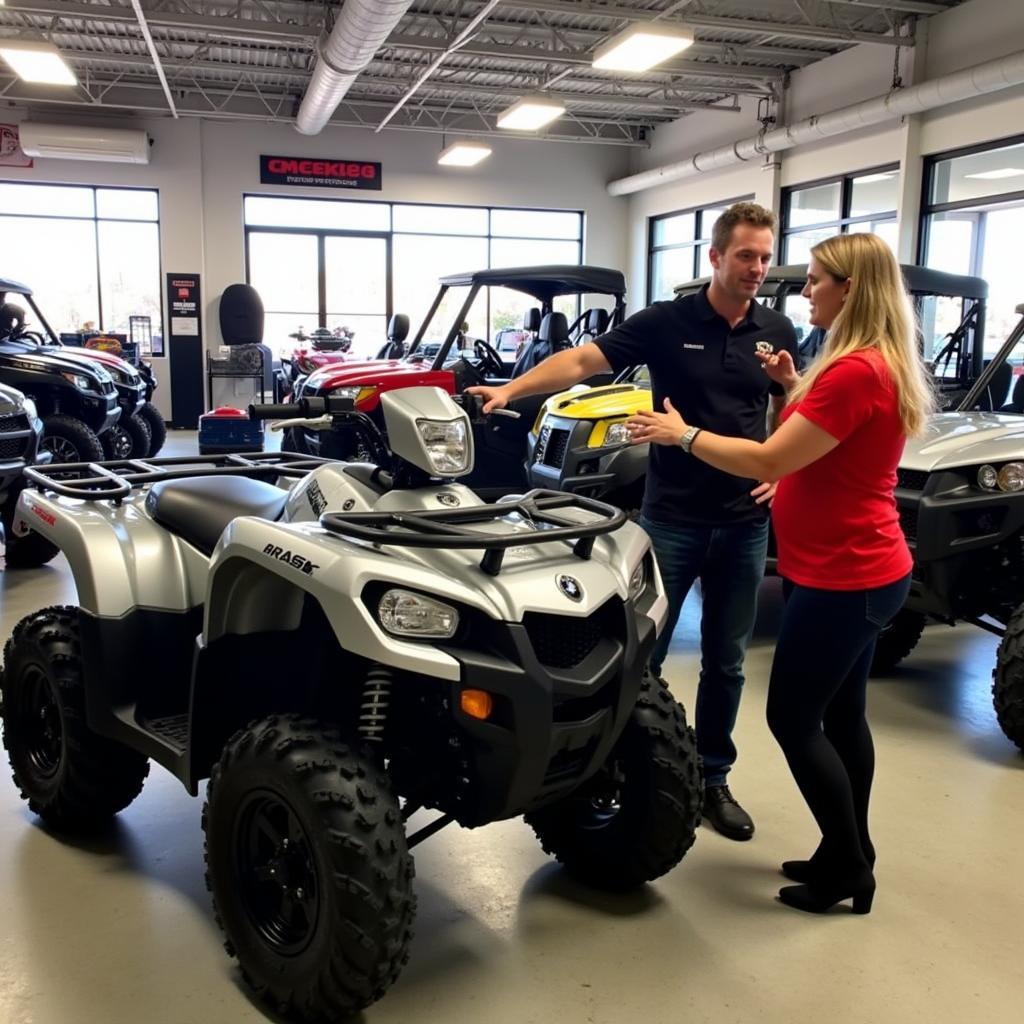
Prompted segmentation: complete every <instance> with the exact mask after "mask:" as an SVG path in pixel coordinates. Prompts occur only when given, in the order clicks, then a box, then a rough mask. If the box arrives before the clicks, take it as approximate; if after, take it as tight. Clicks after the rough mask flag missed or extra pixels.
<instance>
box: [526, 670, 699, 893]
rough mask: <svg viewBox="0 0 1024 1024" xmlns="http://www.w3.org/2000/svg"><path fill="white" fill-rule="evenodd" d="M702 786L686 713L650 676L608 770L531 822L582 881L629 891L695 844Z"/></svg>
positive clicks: (547, 845)
mask: <svg viewBox="0 0 1024 1024" xmlns="http://www.w3.org/2000/svg"><path fill="white" fill-rule="evenodd" d="M703 800H704V783H703V781H702V779H701V772H700V760H699V757H698V755H697V743H696V739H695V737H694V733H693V730H692V729H691V728H690V727H689V726H688V725H687V724H686V713H685V712H684V711H683V708H682V706H681V705H680V704H679V703H678V702H677V701H676V700H675V699H674V698H673V697H672V695H671V694H670V693H669V691H668V688H667V687H666V686H665V684H664V683H663V682H662V681H661V680H660V679H657V678H655V677H653V676H651V675H646V676H645V677H644V681H643V684H642V689H641V691H640V696H639V697H638V699H637V702H636V706H635V708H634V710H633V714H632V716H631V717H630V719H629V722H628V723H627V724H626V728H625V730H624V731H623V734H622V736H621V737H620V738H619V741H618V743H617V744H616V746H615V748H614V750H613V751H612V753H611V756H610V757H609V759H608V763H607V764H606V765H605V767H604V768H603V769H602V770H601V771H600V772H599V773H598V774H597V775H596V776H595V777H594V778H592V779H589V780H588V781H587V782H586V783H584V784H583V786H581V787H580V788H579V789H578V790H577V791H576V792H574V793H572V794H571V795H570V796H568V797H566V798H565V799H563V800H559V801H558V802H557V803H554V804H549V805H548V806H546V807H542V808H541V809H540V810H537V811H532V812H531V813H529V814H527V815H526V821H527V824H529V825H530V826H532V828H533V830H534V832H536V834H537V838H538V839H540V843H541V846H542V847H543V848H544V851H545V852H546V853H549V854H551V855H552V856H553V857H555V858H556V859H557V860H558V861H560V862H561V863H562V864H563V865H564V866H565V868H566V870H567V871H568V872H569V873H570V874H572V875H573V876H574V877H576V878H578V879H579V880H580V881H582V882H585V883H586V884H588V885H592V886H594V887H595V888H598V889H607V890H613V891H614V890H619V891H621V890H626V889H631V888H635V887H636V886H639V885H642V884H643V883H644V882H649V881H651V880H652V879H655V878H659V877H660V876H661V875H664V874H665V873H666V872H668V871H670V870H671V869H672V868H674V867H675V866H676V865H677V864H678V863H679V861H681V860H682V859H683V856H684V855H685V854H686V852H687V850H689V849H690V847H691V846H692V845H693V842H694V839H695V838H696V834H697V827H698V826H699V825H700V817H701V805H702V804H703Z"/></svg>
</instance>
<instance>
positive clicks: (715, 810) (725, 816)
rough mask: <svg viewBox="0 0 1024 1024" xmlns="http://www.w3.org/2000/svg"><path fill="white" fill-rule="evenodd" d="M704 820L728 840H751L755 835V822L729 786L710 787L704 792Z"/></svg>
mask: <svg viewBox="0 0 1024 1024" xmlns="http://www.w3.org/2000/svg"><path fill="white" fill-rule="evenodd" d="M704 820H705V821H706V822H708V823H709V824H710V825H711V826H712V827H713V828H714V829H715V831H716V832H721V833H722V835H723V836H725V837H726V838H727V839H738V840H743V839H749V838H750V837H751V836H752V835H753V834H754V822H753V821H752V819H751V817H750V815H749V814H747V812H746V811H745V810H743V808H742V807H740V805H739V804H738V803H737V802H736V799H735V797H733V795H732V793H730V792H729V787H728V786H708V787H707V789H705V790H704Z"/></svg>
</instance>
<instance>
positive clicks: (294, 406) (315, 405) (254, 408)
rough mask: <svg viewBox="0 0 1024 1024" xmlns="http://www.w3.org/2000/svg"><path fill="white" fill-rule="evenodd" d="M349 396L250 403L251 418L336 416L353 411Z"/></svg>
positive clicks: (354, 408) (274, 418)
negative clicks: (262, 403)
mask: <svg viewBox="0 0 1024 1024" xmlns="http://www.w3.org/2000/svg"><path fill="white" fill-rule="evenodd" d="M355 410H356V406H355V402H353V401H352V399H351V398H332V397H330V396H328V397H327V398H300V399H299V400H298V401H297V402H283V403H281V404H278V405H250V406H249V419H251V420H307V419H314V418H316V417H317V416H338V415H341V414H343V413H346V412H355Z"/></svg>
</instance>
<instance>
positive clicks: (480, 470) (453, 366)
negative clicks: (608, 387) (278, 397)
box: [283, 265, 626, 500]
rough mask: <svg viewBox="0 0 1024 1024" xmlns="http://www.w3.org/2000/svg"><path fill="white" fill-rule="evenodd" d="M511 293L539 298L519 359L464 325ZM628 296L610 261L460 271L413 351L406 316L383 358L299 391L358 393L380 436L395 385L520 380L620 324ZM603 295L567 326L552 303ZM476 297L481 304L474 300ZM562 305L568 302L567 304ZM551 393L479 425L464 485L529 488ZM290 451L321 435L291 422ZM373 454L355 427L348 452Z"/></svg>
mask: <svg viewBox="0 0 1024 1024" xmlns="http://www.w3.org/2000/svg"><path fill="white" fill-rule="evenodd" d="M505 289H510V290H511V291H513V292H517V293H520V295H519V296H518V297H515V298H514V299H513V300H512V302H511V303H505V305H509V304H512V305H518V306H520V307H521V306H522V301H523V300H522V297H521V296H522V295H523V294H525V295H527V296H529V297H530V298H532V299H533V300H534V301H535V302H536V303H537V305H536V306H532V307H530V308H528V309H527V310H526V312H525V315H524V317H523V330H524V331H525V332H527V333H528V338H529V340H528V341H527V342H526V344H525V345H523V346H522V350H521V352H520V354H519V357H518V358H517V359H515V360H514V361H513V360H511V359H508V358H503V355H504V356H506V357H508V356H510V355H512V353H508V352H504V353H503V352H500V351H499V350H498V348H496V347H495V346H493V345H491V344H490V343H489V342H488V341H487V340H485V339H484V338H474V337H472V336H470V334H469V332H468V327H467V324H468V322H469V320H470V317H471V312H475V313H477V314H480V313H483V314H484V315H485V316H486V315H487V312H486V311H487V310H489V309H491V308H493V307H494V306H496V305H499V304H500V303H502V299H503V297H504V298H506V299H507V298H508V296H507V295H505V296H503V294H502V293H503V292H504V290H505ZM625 294H626V281H625V278H624V277H623V275H622V274H621V272H620V271H618V270H609V269H606V268H604V267H588V266H571V265H569V266H547V267H517V268H513V269H504V270H478V271H476V272H474V273H467V274H453V275H450V276H449V277H444V278H442V279H441V282H440V288H439V290H438V293H437V296H436V297H435V298H434V301H433V303H432V304H431V306H430V309H429V311H428V312H427V315H426V317H425V318H424V320H423V323H422V325H421V326H420V329H419V331H417V333H416V337H415V338H414V339H413V341H412V344H411V345H410V347H409V350H408V352H407V353H405V354H403V353H404V349H405V346H404V339H405V336H406V334H407V333H408V324H409V319H408V317H405V316H395V317H392V318H391V323H390V324H389V328H388V342H387V344H386V345H385V346H384V348H383V349H381V352H380V357H381V358H379V359H376V360H365V361H361V362H346V363H344V364H342V365H337V364H334V365H330V366H326V367H323V368H322V369H319V370H317V371H315V372H314V373H312V374H310V375H309V376H308V377H307V378H306V379H305V380H304V381H300V382H298V384H297V389H296V392H295V395H294V397H295V398H296V399H298V398H323V397H326V396H328V395H334V396H338V397H344V398H351V399H352V400H353V401H354V402H355V403H356V409H357V410H358V411H359V412H362V413H365V414H366V415H367V416H368V417H369V418H370V419H371V420H373V422H374V424H375V425H376V427H377V428H378V429H379V430H380V431H382V432H383V430H384V420H383V416H382V415H381V409H380V396H381V394H382V393H383V392H385V391H390V390H392V389H394V388H407V387H422V386H428V387H429V386H432V387H439V388H441V389H442V390H444V391H447V392H448V393H449V394H461V393H462V392H463V391H465V389H466V388H468V387H472V386H473V385H476V384H503V383H505V382H507V381H508V380H510V379H511V378H514V377H518V376H521V375H522V374H523V373H525V372H526V371H527V370H529V369H532V368H533V367H534V366H536V365H537V363H539V362H540V361H541V360H543V359H545V358H547V356H549V355H552V354H553V353H555V352H559V351H561V350H562V349H565V348H569V347H571V346H573V345H577V344H580V343H581V342H584V341H589V340H591V339H592V338H594V337H597V335H599V334H603V333H604V332H605V331H607V330H609V329H610V328H611V327H614V326H616V325H617V324H619V323H621V321H622V319H623V317H624V315H625V309H626V302H625ZM596 295H607V296H611V297H612V299H613V302H614V304H613V308H612V310H611V312H610V313H609V312H608V310H606V309H604V308H601V307H593V308H590V307H586V308H584V309H583V311H582V312H578V315H575V316H574V319H573V321H572V322H571V323H570V321H569V317H568V316H567V315H566V314H565V313H564V312H560V311H559V310H556V309H555V300H556V299H559V298H564V297H568V298H569V300H570V302H571V299H572V298H573V297H575V298H577V303H576V306H577V308H578V306H579V305H581V304H582V303H581V302H580V301H579V300H581V299H585V298H586V297H589V296H596ZM453 297H454V298H455V299H456V300H459V299H461V303H460V304H459V305H458V309H457V312H456V313H455V316H454V319H453V320H452V321H451V324H450V326H448V325H447V324H446V323H445V322H444V321H445V320H446V319H447V318H446V317H445V316H444V313H443V312H442V307H446V308H448V309H451V308H453V304H452V301H451V299H452V298H453ZM478 299H479V305H477V306H474V303H476V302H477V300H478ZM446 300H448V301H446ZM559 304H560V305H562V306H563V307H564V306H565V305H567V303H565V302H563V303H559ZM487 318H488V319H489V316H488V317H487ZM446 328H447V329H446ZM506 329H507V328H506ZM497 333H498V334H501V333H502V332H501V331H498V332H497ZM502 347H503V346H502ZM610 382H611V374H610V373H605V374H598V375H597V376H595V377H592V378H591V379H590V380H588V381H587V382H586V383H587V384H589V385H596V384H608V383H610ZM548 397H549V396H548V395H533V396H531V397H529V398H524V399H519V400H517V401H515V402H513V403H512V404H511V406H510V409H511V410H512V411H513V412H514V413H517V414H518V415H517V416H504V417H494V418H493V419H491V420H490V421H489V422H488V423H487V425H486V426H482V425H477V426H474V431H475V437H474V445H475V450H476V466H475V468H474V470H473V472H472V474H471V475H470V476H469V477H467V478H466V480H465V482H466V483H467V484H468V486H470V487H471V488H473V490H475V491H477V492H478V493H480V494H481V496H483V497H484V498H485V500H486V499H488V498H492V497H498V496H501V495H504V494H507V493H509V492H510V491H514V490H522V489H524V488H525V487H526V485H527V481H526V473H525V469H524V462H525V458H526V436H527V434H528V433H529V430H530V427H531V426H532V425H533V421H534V420H535V419H536V417H537V414H538V412H539V410H540V407H541V405H542V403H543V402H544V400H545V399H546V398H548ZM335 445H337V441H336V440H335ZM283 447H284V448H285V450H286V451H299V452H303V453H307V454H313V455H318V454H320V449H321V442H320V434H319V433H318V432H317V431H315V430H312V429H309V428H307V427H295V428H292V429H290V430H289V431H288V434H287V435H286V437H285V441H284V445H283ZM336 450H337V449H336ZM331 454H335V452H334V451H332V453H331ZM368 454H369V450H368V448H367V446H366V443H365V440H364V438H363V436H362V432H361V431H360V429H359V428H358V426H354V427H353V428H352V430H351V433H350V434H349V435H348V436H347V437H346V438H345V439H344V440H343V441H342V445H341V455H342V457H345V458H348V459H352V460H357V461H366V460H367V456H368Z"/></svg>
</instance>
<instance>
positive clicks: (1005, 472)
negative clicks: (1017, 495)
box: [997, 462, 1024, 491]
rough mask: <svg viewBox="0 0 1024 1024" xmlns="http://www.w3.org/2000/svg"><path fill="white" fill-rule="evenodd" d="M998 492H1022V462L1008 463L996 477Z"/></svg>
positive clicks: (1023, 463)
mask: <svg viewBox="0 0 1024 1024" xmlns="http://www.w3.org/2000/svg"><path fill="white" fill-rule="evenodd" d="M997 480H998V481H999V490H1001V491H1024V462H1008V463H1007V464H1006V465H1005V466H1003V468H1002V469H1001V470H999V475H998V477H997Z"/></svg>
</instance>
